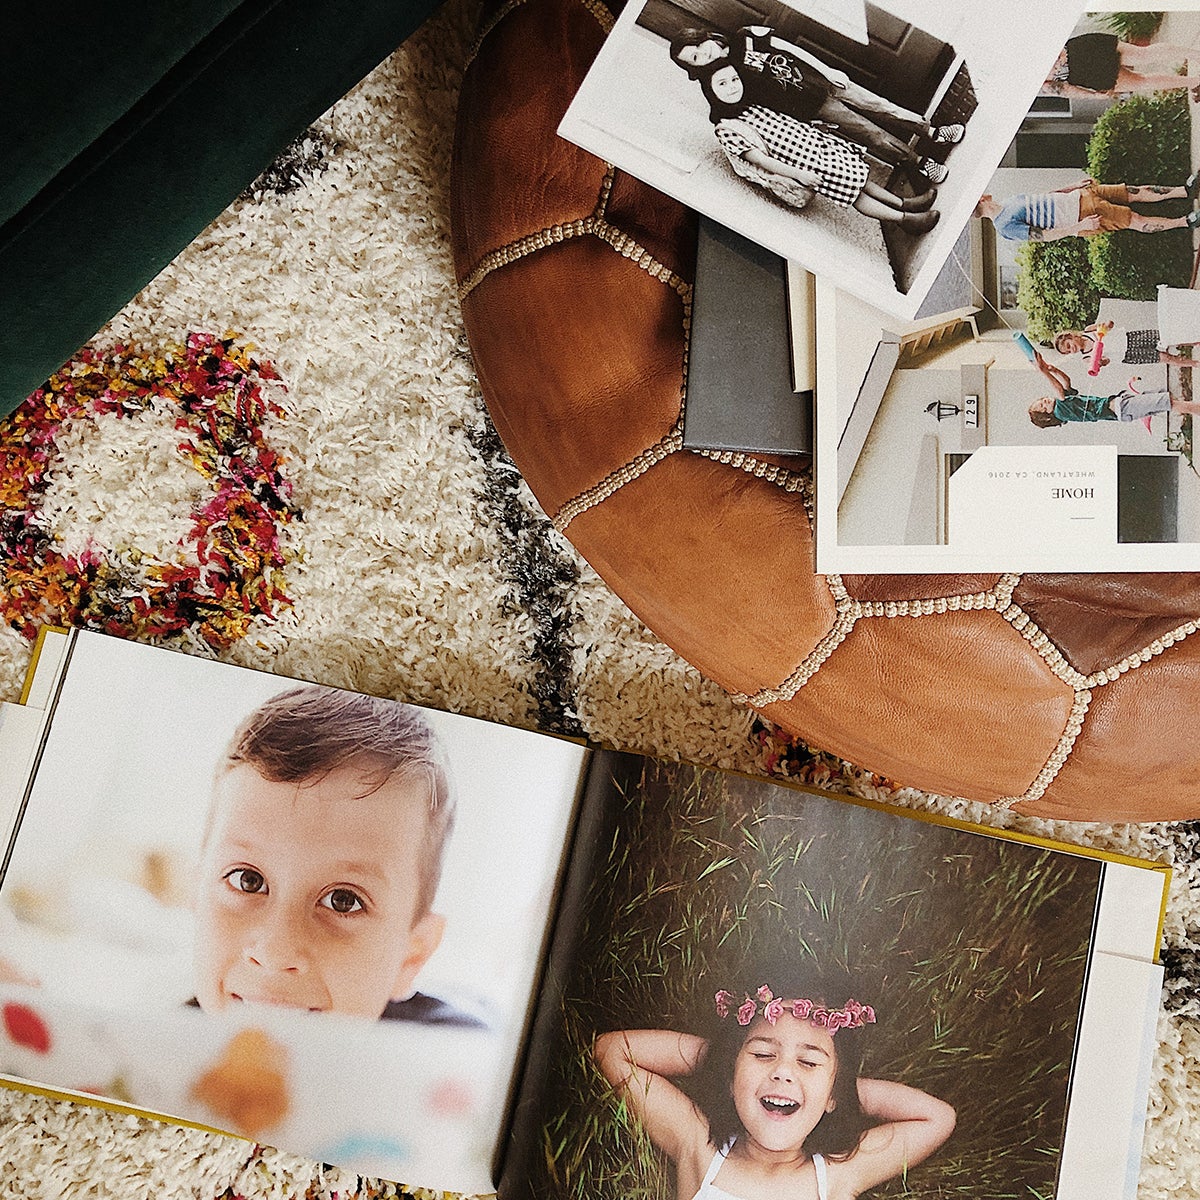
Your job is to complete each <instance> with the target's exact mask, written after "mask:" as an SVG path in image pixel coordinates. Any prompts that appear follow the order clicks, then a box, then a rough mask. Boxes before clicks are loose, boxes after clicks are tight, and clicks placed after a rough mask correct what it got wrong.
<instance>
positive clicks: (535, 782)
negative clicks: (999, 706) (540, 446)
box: [0, 631, 1169, 1200]
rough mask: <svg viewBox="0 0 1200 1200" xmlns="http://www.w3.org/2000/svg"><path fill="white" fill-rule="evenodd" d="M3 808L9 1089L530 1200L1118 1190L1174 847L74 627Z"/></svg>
mask: <svg viewBox="0 0 1200 1200" xmlns="http://www.w3.org/2000/svg"><path fill="white" fill-rule="evenodd" d="M0 819H3V820H4V821H5V825H4V827H3V836H2V837H0V851H2V858H0V1076H2V1080H3V1082H4V1083H5V1084H6V1085H8V1086H12V1087H18V1088H27V1089H35V1090H41V1091H43V1092H45V1093H48V1094H52V1095H61V1096H66V1097H69V1098H73V1099H78V1100H81V1101H86V1102H89V1103H98V1104H104V1105H108V1106H116V1107H118V1108H120V1109H123V1110H126V1111H135V1112H139V1113H145V1114H148V1115H155V1116H160V1117H162V1118H164V1119H168V1120H174V1121H179V1122H184V1123H193V1124H197V1125H201V1126H204V1127H206V1128H215V1129H219V1130H222V1131H226V1132H229V1133H232V1134H235V1135H240V1136H242V1137H246V1138H250V1139H253V1140H255V1141H260V1142H266V1143H270V1144H272V1145H276V1146H279V1147H281V1148H283V1149H286V1150H289V1151H293V1152H296V1153H299V1154H303V1155H305V1156H308V1157H311V1158H315V1159H318V1160H320V1161H325V1162H329V1163H334V1164H337V1165H339V1166H345V1167H349V1168H351V1169H354V1170H357V1171H359V1172H361V1173H363V1174H367V1175H373V1176H381V1177H385V1178H390V1179H395V1180H398V1181H400V1182H403V1183H404V1184H406V1185H409V1186H419V1187H427V1188H434V1189H445V1190H450V1191H461V1192H475V1193H478V1192H488V1191H491V1190H493V1189H498V1190H499V1192H500V1194H501V1195H502V1196H504V1197H512V1198H513V1200H516V1198H518V1197H522V1198H523V1197H530V1198H534V1197H536V1198H538V1200H542V1198H545V1197H551V1196H563V1197H579V1198H581V1200H583V1198H588V1200H590V1198H593V1197H595V1198H597V1200H603V1198H604V1197H613V1198H614V1200H615V1198H616V1197H627V1196H645V1197H663V1198H664V1200H666V1198H668V1197H673V1196H678V1195H684V1193H685V1192H686V1193H687V1196H688V1197H689V1198H690V1196H691V1195H693V1194H695V1192H696V1191H697V1190H699V1188H700V1186H702V1185H703V1183H704V1181H706V1180H707V1181H708V1182H709V1183H710V1184H711V1185H712V1186H713V1187H716V1188H718V1189H720V1190H721V1191H722V1192H723V1193H725V1194H729V1195H735V1196H736V1195H738V1194H742V1193H744V1192H750V1193H751V1194H753V1188H754V1186H755V1183H756V1181H757V1179H758V1177H757V1176H756V1175H755V1171H756V1169H757V1165H756V1164H757V1162H758V1159H757V1157H756V1152H757V1151H758V1150H761V1149H762V1148H763V1147H767V1148H769V1149H770V1150H771V1152H772V1153H774V1154H776V1155H777V1156H778V1155H783V1156H784V1157H785V1158H787V1159H788V1161H789V1162H791V1163H792V1165H793V1166H794V1168H795V1169H796V1170H798V1171H805V1172H813V1173H815V1175H816V1177H817V1179H818V1180H819V1181H820V1180H823V1181H824V1182H823V1183H819V1185H818V1186H820V1187H825V1186H828V1187H829V1188H831V1189H834V1191H836V1193H837V1194H865V1193H869V1194H870V1195H872V1196H881V1197H882V1196H900V1195H904V1196H928V1197H932V1196H944V1195H947V1194H951V1193H953V1194H970V1195H1001V1194H1004V1195H1009V1194H1013V1195H1015V1194H1020V1195H1038V1196H1044V1197H1048V1196H1052V1195H1053V1196H1058V1197H1062V1198H1063V1200H1070V1198H1074V1197H1086V1198H1087V1200H1107V1198H1109V1197H1112V1198H1116V1197H1132V1196H1133V1195H1134V1191H1135V1189H1136V1179H1137V1170H1138V1161H1139V1152H1140V1145H1141V1139H1142V1131H1143V1125H1144V1120H1145V1108H1146V1096H1147V1092H1148V1087H1149V1072H1150V1067H1151V1060H1152V1056H1153V1048H1154V1045H1155V1023H1156V1017H1157V1013H1158V1007H1159V992H1160V988H1161V968H1160V967H1159V966H1158V965H1157V961H1156V960H1157V955H1158V945H1159V937H1160V930H1161V922H1162V913H1163V906H1164V904H1165V896H1166V888H1167V884H1168V882H1169V871H1168V869H1167V868H1166V867H1164V866H1161V865H1159V864H1154V863H1148V862H1142V861H1138V860H1134V859H1129V858H1125V857H1122V856H1119V855H1106V854H1101V853H1099V852H1095V851H1089V850H1086V849H1081V848H1078V847H1071V846H1067V845H1060V844H1052V843H1049V842H1045V841H1042V840H1039V839H1035V838H1030V837H1020V836H1017V835H1014V834H1012V833H1007V832H1000V831H997V830H992V829H986V828H983V827H981V826H972V825H967V824H963V823H960V822H955V821H952V820H949V819H947V818H941V817H933V816H929V815H921V814H916V813H913V812H909V811H906V810H903V809H899V808H894V807H889V806H887V805H883V804H880V803H875V802H871V801H866V800H859V799H852V798H847V797H839V796H834V795H830V794H825V793H820V792H816V791H813V790H810V789H805V788H801V787H798V786H794V785H790V784H786V783H777V782H772V781H769V780H766V779H761V778H754V777H750V776H746V775H741V774H735V773H729V772H723V771H718V770H712V769H706V768H702V767H699V766H694V765H689V764H684V763H678V762H668V761H660V760H656V759H651V758H646V757H643V756H640V755H634V754H627V753H618V752H614V751H611V750H607V749H601V748H595V747H589V746H586V745H583V744H580V743H578V742H575V741H571V740H566V739H561V738H557V737H552V736H547V735H543V734H538V733H533V732H528V731H524V730H518V729H512V728H508V727H505V726H500V725H495V724H491V723H488V722H484V721H479V720H474V719H471V718H467V717H463V716H457V715H453V714H448V713H443V712H437V711H433V710H428V709H422V708H416V707H413V706H410V705H407V704H402V703H399V702H396V701H391V700H379V699H376V698H372V697H367V696H361V695H358V694H357V693H354V692H349V691H341V690H338V689H332V688H325V687H318V686H315V685H310V684H303V683H297V682H294V681H289V680H287V679H283V678H280V677H277V676H272V675H268V674H264V673H262V672H258V671H254V670H250V669H247V668H243V667H238V666H234V665H230V664H223V663H216V662H213V661H210V660H207V659H200V658H194V657H190V656H187V655H184V654H180V653H176V652H172V651H167V650H163V649H159V648H153V647H148V646H144V645H140V644H136V643H132V642H126V641H122V640H119V639H115V638H110V637H106V636H104V635H101V634H98V633H92V632H80V631H72V632H70V633H64V632H61V631H52V632H47V633H44V634H43V635H42V637H41V638H40V640H39V643H38V648H37V652H36V656H35V659H34V663H33V665H32V667H31V670H30V673H29V678H28V681H27V685H26V689H25V694H24V695H23V697H22V702H21V703H20V704H4V705H3V706H2V707H0ZM739 1188H740V1189H742V1191H741V1192H739Z"/></svg>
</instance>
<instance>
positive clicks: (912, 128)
mask: <svg viewBox="0 0 1200 1200" xmlns="http://www.w3.org/2000/svg"><path fill="white" fill-rule="evenodd" d="M1077 11H1078V10H1077V8H1076V7H1075V6H1073V5H1056V6H1054V8H1053V9H1050V10H1047V9H1046V8H1045V7H1044V6H1042V5H1040V4H1038V3H1036V2H1035V0H1018V2H1016V3H1013V4H1009V5H1006V6H1005V7H1004V9H1003V10H1000V9H996V8H991V7H977V6H964V5H959V6H952V5H943V4H939V3H934V2H933V0H897V2H894V3H890V4H888V5H886V6H880V5H876V4H872V3H865V4H864V3H863V2H862V0H857V2H855V0H836V2H831V3H829V4H826V5H823V6H818V7H816V8H813V7H812V6H805V7H804V8H803V9H801V8H799V7H797V6H795V5H791V4H785V3H780V2H778V0H776V2H775V3H771V4H767V5H765V6H757V7H755V8H754V9H750V8H749V7H748V6H746V5H745V4H743V3H741V2H740V0H681V2H675V0H644V2H638V3H633V4H630V5H628V6H627V7H626V8H625V10H624V11H623V13H622V15H621V17H620V19H619V20H618V22H617V25H616V27H615V28H614V30H613V32H612V33H611V34H610V35H609V37H608V40H607V41H606V42H605V44H604V47H603V49H602V50H601V52H600V54H599V56H598V57H597V59H596V62H595V63H594V64H593V67H592V69H591V71H590V72H589V73H588V76H587V78H586V79H585V80H584V83H583V86H582V87H581V88H580V90H579V92H578V94H577V95H576V97H575V100H574V101H573V103H572V104H571V106H570V108H569V109H568V111H567V114H566V117H565V118H564V120H563V123H562V125H561V126H560V128H559V132H560V133H561V134H562V135H563V136H564V137H566V138H568V139H569V140H571V141H574V142H576V143H577V144H578V145H580V146H582V147H583V148H584V149H586V150H589V151H591V152H592V153H594V154H597V155H599V156H601V157H602V158H604V159H606V160H607V161H609V162H611V163H613V164H614V165H615V166H617V167H618V168H620V169H622V170H625V171H628V172H629V173H630V174H631V175H634V176H636V177H637V178H639V179H642V180H644V181H645V182H647V183H649V184H651V185H652V186H654V187H656V188H659V189H660V190H661V191H663V192H666V193H667V194H668V195H670V196H673V197H675V198H676V199H678V200H680V201H682V202H683V203H685V204H687V205H689V206H691V207H692V208H695V209H697V210H698V211H700V212H702V213H704V214H705V215H707V216H710V217H712V218H713V219H714V220H717V221H719V222H721V223H722V224H725V225H728V226H729V227H730V228H732V229H735V230H736V231H737V232H739V233H741V234H743V235H744V236H746V237H748V238H750V239H751V240H752V241H756V242H759V243H761V244H762V245H764V246H766V247H767V248H769V249H771V250H773V251H775V252H776V253H777V254H780V255H782V256H783V257H785V258H788V259H790V260H792V261H795V262H798V263H800V264H801V265H803V266H805V267H807V268H809V269H810V270H813V271H816V272H821V273H824V274H825V275H827V276H828V277H829V278H830V279H831V280H833V281H835V282H836V283H837V284H838V285H839V286H840V287H843V288H845V289H846V290H847V291H849V292H852V293H854V294H856V295H858V296H860V297H863V298H864V299H869V300H871V301H872V302H874V303H875V304H878V305H881V306H882V307H883V308H885V309H886V310H888V311H889V312H892V313H894V314H896V315H899V316H903V317H911V316H912V315H913V314H914V313H915V312H916V310H917V307H918V306H919V304H920V303H921V300H922V298H923V297H924V295H925V293H926V292H927V291H928V290H929V288H930V286H931V285H932V283H933V281H934V279H935V278H936V276H937V272H938V269H939V268H940V266H941V264H942V263H943V262H944V261H945V258H946V256H947V254H948V252H949V250H950V247H951V246H953V244H954V241H955V238H956V236H957V234H958V232H959V230H960V229H961V228H962V226H963V224H964V223H965V222H966V220H967V219H968V217H969V216H970V213H971V211H972V209H973V207H974V205H975V202H976V200H977V199H978V197H979V194H980V192H981V191H982V190H983V187H984V186H985V185H986V182H987V180H988V178H989V177H990V175H991V172H992V170H993V169H994V168H995V165H996V162H997V160H998V158H999V155H1000V153H1001V150H1002V148H1003V147H1004V146H1005V145H1006V144H1007V143H1008V141H1009V139H1010V138H1011V137H1012V133H1013V131H1014V130H1015V129H1016V127H1017V125H1018V123H1019V122H1020V120H1021V117H1022V115H1023V114H1024V112H1025V110H1026V109H1027V108H1028V106H1029V101H1030V98H1031V97H1032V96H1033V95H1034V94H1035V92H1036V91H1037V88H1038V86H1039V84H1040V83H1041V82H1042V80H1044V78H1045V76H1046V74H1047V72H1048V71H1049V70H1050V69H1051V67H1052V64H1053V62H1054V56H1055V54H1056V53H1057V52H1058V48H1059V47H1060V46H1061V45H1062V42H1063V40H1064V39H1065V37H1066V36H1067V34H1068V33H1069V32H1070V28H1071V25H1072V23H1073V21H1074V18H1075V15H1076V12H1077ZM1014 31H1019V36H1017V37H1015V36H1014V35H1013V34H1014Z"/></svg>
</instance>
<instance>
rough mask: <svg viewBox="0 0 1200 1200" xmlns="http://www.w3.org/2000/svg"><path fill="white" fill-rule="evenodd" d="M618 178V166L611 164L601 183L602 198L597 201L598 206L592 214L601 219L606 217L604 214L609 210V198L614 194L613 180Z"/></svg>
mask: <svg viewBox="0 0 1200 1200" xmlns="http://www.w3.org/2000/svg"><path fill="white" fill-rule="evenodd" d="M616 178H617V168H616V167H614V166H611V165H610V166H609V168H608V170H607V171H605V172H604V180H603V182H602V183H601V184H600V198H599V199H598V200H597V201H596V208H595V210H594V212H593V214H592V215H593V216H595V217H598V218H599V219H600V220H603V219H604V214H605V212H606V211H607V210H608V199H609V197H610V196H611V195H612V189H613V182H614V180H615V179H616Z"/></svg>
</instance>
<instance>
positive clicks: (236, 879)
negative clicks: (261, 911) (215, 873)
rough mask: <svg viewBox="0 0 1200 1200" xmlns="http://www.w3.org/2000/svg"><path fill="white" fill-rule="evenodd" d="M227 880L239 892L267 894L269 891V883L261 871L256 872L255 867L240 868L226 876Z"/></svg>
mask: <svg viewBox="0 0 1200 1200" xmlns="http://www.w3.org/2000/svg"><path fill="white" fill-rule="evenodd" d="M225 878H226V879H228V880H229V882H230V883H231V884H232V885H233V887H235V888H236V889H237V890H238V891H239V892H249V893H251V894H254V893H255V892H265V891H266V890H267V881H266V880H265V879H264V878H263V877H262V873H261V872H260V871H256V870H255V869H254V868H253V867H239V868H238V869H237V870H236V871H230V872H229V874H228V875H226V876H225Z"/></svg>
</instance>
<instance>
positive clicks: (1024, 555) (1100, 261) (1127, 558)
mask: <svg viewBox="0 0 1200 1200" xmlns="http://www.w3.org/2000/svg"><path fill="white" fill-rule="evenodd" d="M1085 66H1086V67H1087V68H1088V70H1089V74H1086V75H1081V74H1080V73H1081V72H1082V71H1083V68H1084V67H1085ZM1104 72H1107V73H1104ZM1081 78H1082V79H1083V80H1084V82H1080V79H1081ZM1085 83H1087V84H1089V85H1090V86H1085ZM1198 88H1200V4H1197V3H1196V0H1168V2H1166V3H1164V4H1163V5H1162V6H1160V7H1159V8H1158V9H1156V10H1155V11H1137V12H1126V11H1111V12H1110V11H1104V12H1098V11H1093V12H1089V13H1088V14H1087V15H1086V16H1085V17H1083V18H1081V19H1080V21H1079V22H1078V24H1077V25H1076V26H1075V28H1074V29H1073V30H1072V31H1071V36H1070V37H1069V38H1068V39H1067V40H1066V42H1065V44H1064V45H1063V47H1062V49H1061V51H1060V53H1059V57H1058V60H1056V67H1055V70H1054V71H1053V72H1051V74H1050V76H1048V77H1047V79H1046V81H1045V83H1044V84H1043V86H1042V88H1041V89H1040V90H1039V92H1038V94H1037V95H1036V97H1035V98H1034V99H1033V103H1032V104H1029V103H1028V102H1027V103H1026V108H1027V111H1026V113H1025V115H1024V118H1023V120H1022V121H1021V122H1020V124H1019V127H1018V129H1017V131H1016V135H1015V137H1013V138H1012V139H1011V140H1010V141H1009V142H1008V144H1007V148H1006V149H1005V151H1004V154H1003V157H1002V158H1001V159H1000V160H999V165H998V166H997V168H996V169H995V170H994V171H993V172H992V174H991V177H990V178H989V179H987V180H985V181H984V182H983V184H982V185H981V186H980V188H979V190H978V193H977V194H976V195H975V196H974V197H973V198H972V201H971V203H972V205H973V206H974V207H973V208H972V210H971V213H972V215H971V219H970V220H969V221H968V222H967V225H966V228H965V229H963V231H962V233H961V234H960V236H959V237H958V241H957V243H956V244H955V246H954V247H953V249H952V250H951V253H950V256H949V258H948V259H947V261H946V263H945V265H944V266H943V267H942V269H941V271H940V273H939V274H938V276H937V279H936V280H935V282H934V285H933V287H932V289H931V291H930V292H929V294H928V296H927V297H926V299H925V301H924V304H923V305H922V308H921V309H920V311H919V312H918V313H917V314H916V316H915V318H914V319H912V320H901V319H897V318H896V317H895V316H894V314H889V313H887V312H885V311H884V310H885V308H886V306H885V305H884V304H883V303H881V302H875V303H868V302H865V301H864V300H863V299H860V298H858V297H854V296H851V295H849V294H847V293H846V292H845V291H840V290H838V289H837V288H835V287H833V286H825V284H826V283H827V282H829V281H828V280H826V279H822V280H821V281H820V285H819V286H818V290H817V305H816V310H817V329H816V332H817V341H818V345H819V346H820V354H819V356H818V379H817V390H818V395H819V396H820V400H821V403H820V407H819V409H818V412H817V454H816V457H817V471H816V477H817V479H816V482H817V560H816V561H817V568H818V570H820V571H826V572H855V573H857V572H867V573H870V572H893V573H919V574H923V573H939V572H978V571H983V572H993V571H1165V570H1172V571H1179V570H1196V569H1197V567H1200V472H1198V471H1197V464H1196V462H1195V449H1194V443H1195V430H1196V428H1197V426H1196V414H1197V413H1198V412H1200V391H1198V390H1197V388H1196V378H1197V377H1196V367H1197V366H1200V358H1198V356H1197V347H1198V346H1200V288H1198V287H1197V263H1198V262H1200V257H1198V253H1200V252H1198V246H1200V233H1198V232H1197V229H1198V228H1200V208H1198V207H1197V201H1198V199H1200V174H1198V171H1200V100H1198V97H1200V90H1198Z"/></svg>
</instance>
